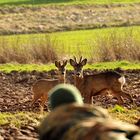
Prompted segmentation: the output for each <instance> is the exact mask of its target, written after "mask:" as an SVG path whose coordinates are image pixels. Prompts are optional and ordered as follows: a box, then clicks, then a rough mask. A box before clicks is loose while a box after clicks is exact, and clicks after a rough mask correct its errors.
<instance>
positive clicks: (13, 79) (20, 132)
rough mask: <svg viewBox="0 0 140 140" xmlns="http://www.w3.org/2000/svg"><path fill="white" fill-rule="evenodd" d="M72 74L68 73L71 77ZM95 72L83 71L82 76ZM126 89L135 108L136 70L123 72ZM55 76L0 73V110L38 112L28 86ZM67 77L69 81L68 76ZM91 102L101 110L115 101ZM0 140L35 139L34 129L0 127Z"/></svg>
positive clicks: (139, 89) (138, 92) (139, 94)
mask: <svg viewBox="0 0 140 140" xmlns="http://www.w3.org/2000/svg"><path fill="white" fill-rule="evenodd" d="M71 73H72V72H70V71H69V72H68V75H71ZM92 73H96V71H91V70H86V71H85V74H92ZM124 74H125V76H126V83H127V84H126V86H125V88H124V89H125V90H126V91H127V92H129V93H130V94H131V95H132V96H133V99H134V101H135V102H136V104H137V106H140V70H133V71H130V70H129V71H125V72H124ZM50 77H56V72H55V71H50V72H48V73H45V72H36V71H33V72H30V73H29V72H28V73H27V72H22V73H18V72H15V71H13V72H11V73H9V74H5V73H0V87H1V88H0V111H1V112H15V111H38V109H39V106H38V105H39V102H37V103H36V104H35V106H34V108H33V110H32V109H31V108H30V107H29V105H30V103H31V100H32V92H31V86H32V84H33V83H34V82H35V81H36V80H37V79H41V78H50ZM67 78H70V76H68V77H67ZM94 102H95V103H96V104H100V105H102V106H103V107H108V106H112V105H115V104H116V103H117V101H116V100H115V99H110V98H108V97H105V96H104V97H103V96H98V97H94ZM130 104H131V103H130V102H129V101H128V100H126V103H125V104H124V106H126V107H128V108H130V107H132V106H131V105H130ZM0 135H1V137H0V139H3V138H4V139H5V140H9V139H16V140H23V139H26V140H36V139H38V131H37V128H36V127H35V126H33V125H28V126H23V127H21V128H20V129H19V128H16V127H13V126H9V125H8V124H7V125H4V126H0Z"/></svg>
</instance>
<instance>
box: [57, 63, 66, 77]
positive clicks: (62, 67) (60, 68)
mask: <svg viewBox="0 0 140 140" xmlns="http://www.w3.org/2000/svg"><path fill="white" fill-rule="evenodd" d="M66 65H67V60H63V61H62V63H61V62H60V61H55V66H56V67H57V69H58V71H59V72H60V74H62V75H64V74H65V72H66V68H65V67H66Z"/></svg>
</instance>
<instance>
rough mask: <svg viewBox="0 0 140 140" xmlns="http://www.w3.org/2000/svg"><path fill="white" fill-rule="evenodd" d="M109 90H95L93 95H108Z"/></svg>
mask: <svg viewBox="0 0 140 140" xmlns="http://www.w3.org/2000/svg"><path fill="white" fill-rule="evenodd" d="M107 90H108V89H102V90H100V91H98V92H94V94H93V96H97V95H106V94H107Z"/></svg>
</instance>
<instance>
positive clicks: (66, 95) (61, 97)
mask: <svg viewBox="0 0 140 140" xmlns="http://www.w3.org/2000/svg"><path fill="white" fill-rule="evenodd" d="M70 103H77V104H79V105H82V104H83V100H82V96H81V94H80V92H79V90H78V89H77V88H76V87H74V86H72V85H70V84H59V85H57V86H56V87H54V88H53V89H52V90H51V91H50V92H49V107H50V109H54V108H56V107H58V106H60V105H64V104H70Z"/></svg>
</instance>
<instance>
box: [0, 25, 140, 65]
mask: <svg viewBox="0 0 140 140" xmlns="http://www.w3.org/2000/svg"><path fill="white" fill-rule="evenodd" d="M139 37H140V28H139V27H137V26H133V27H121V28H107V29H96V30H81V31H71V32H57V33H50V34H29V35H27V34H26V35H13V36H1V37H0V44H1V46H0V50H1V56H0V62H1V63H6V62H7V63H10V62H18V63H24V64H25V63H39V62H41V63H48V62H52V61H54V60H55V59H56V58H59V59H63V58H69V57H72V56H73V55H77V56H80V55H82V56H83V57H87V58H88V61H89V62H102V61H118V60H127V61H136V62H139V60H140V41H139ZM12 52H14V53H12ZM107 52H108V53H111V54H112V55H108V53H107ZM126 52H127V53H126ZM36 56H38V57H36ZM118 56H119V57H118Z"/></svg>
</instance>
